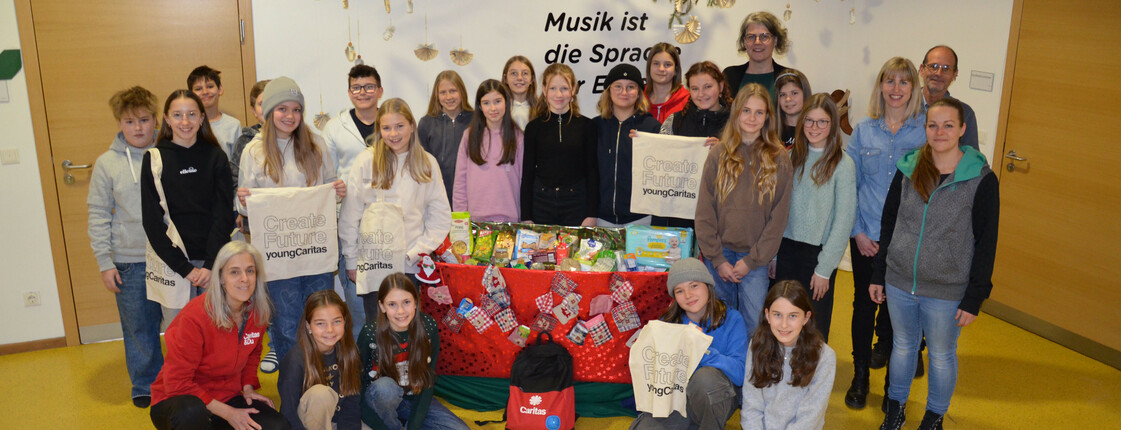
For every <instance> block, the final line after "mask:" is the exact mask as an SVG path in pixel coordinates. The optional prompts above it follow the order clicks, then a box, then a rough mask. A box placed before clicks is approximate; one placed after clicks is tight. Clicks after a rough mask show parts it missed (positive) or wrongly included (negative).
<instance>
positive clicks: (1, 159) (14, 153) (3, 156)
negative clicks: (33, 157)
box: [0, 148, 19, 164]
mask: <svg viewBox="0 0 1121 430" xmlns="http://www.w3.org/2000/svg"><path fill="white" fill-rule="evenodd" d="M0 164H19V149H16V148H11V149H0Z"/></svg>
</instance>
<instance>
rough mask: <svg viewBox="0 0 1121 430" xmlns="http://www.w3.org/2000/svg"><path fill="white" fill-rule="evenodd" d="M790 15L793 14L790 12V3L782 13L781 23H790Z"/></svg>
mask: <svg viewBox="0 0 1121 430" xmlns="http://www.w3.org/2000/svg"><path fill="white" fill-rule="evenodd" d="M792 14H793V12H791V11H790V3H787V4H786V11H784V12H783V13H782V20H783V21H790V15H792Z"/></svg>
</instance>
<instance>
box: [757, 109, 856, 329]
mask: <svg viewBox="0 0 1121 430" xmlns="http://www.w3.org/2000/svg"><path fill="white" fill-rule="evenodd" d="M838 117H839V115H838V111H837V105H836V104H834V103H833V99H831V98H829V95H828V94H825V93H819V94H814V95H813V96H811V97H810V99H809V100H808V101H807V102H806V106H805V109H803V110H802V114H801V115H800V117H799V120H798V125H797V130H796V132H795V133H794V136H795V138H794V146H792V147H791V149H790V164H791V165H792V166H793V168H794V191H793V194H791V196H790V218H789V220H788V221H787V223H786V231H784V232H783V233H782V244H780V245H779V248H778V257H777V260H776V262H777V264H776V267H775V277H774V278H775V280H778V281H782V280H795V281H798V282H799V283H801V284H802V285H805V286H806V287H807V288H806V289H807V290H809V292H810V298H811V299H812V304H813V314H814V317H816V324H817V331H818V332H820V333H821V334H822V336H823V337H824V338H825V341H826V342H828V341H829V321H830V320H831V319H832V317H833V284H834V282H836V279H837V264H838V263H840V261H841V256H842V255H844V253H845V246H847V245H848V237H849V232H851V231H852V223H853V220H854V219H855V217H856V166H854V165H853V161H852V158H850V157H849V156H848V154H845V149H844V146H843V145H842V143H841V132H840V125H839V124H838V123H839V121H838Z"/></svg>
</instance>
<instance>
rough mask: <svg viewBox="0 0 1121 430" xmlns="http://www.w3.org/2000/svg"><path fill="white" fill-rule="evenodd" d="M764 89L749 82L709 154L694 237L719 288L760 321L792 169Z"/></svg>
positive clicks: (748, 319) (751, 321)
mask: <svg viewBox="0 0 1121 430" xmlns="http://www.w3.org/2000/svg"><path fill="white" fill-rule="evenodd" d="M773 106H774V105H773V104H771V99H770V96H769V94H768V93H767V89H766V88H763V86H762V85H759V84H748V86H746V87H744V88H743V89H742V90H740V92H739V94H738V95H737V96H736V99H735V101H733V102H732V115H733V118H729V123H728V125H727V126H726V127H724V132H723V134H722V135H721V136H720V143H718V144H717V145H716V146H715V147H713V149H712V150H711V151H709V154H708V158H707V159H706V160H705V167H704V171H703V173H702V174H701V186H700V195H699V196H698V201H697V215H696V224H697V242H698V243H699V244H700V249H701V255H703V256H704V258H705V264H706V265H707V266H708V269H709V271H711V272H712V275H713V278H714V279H715V280H716V294H717V295H718V296H719V298H720V299H721V300H724V301H725V302H726V303H728V306H729V307H732V308H735V309H737V310H739V312H740V315H743V316H744V320H745V323H746V325H747V331H748V332H749V333H750V332H751V331H752V330H754V329H755V322H756V319H757V317H758V316H759V312H760V311H761V310H762V309H763V297H764V296H765V295H766V294H767V287H768V285H769V281H768V277H767V266H768V263H770V261H771V259H773V258H774V257H775V254H776V253H777V252H778V248H779V243H780V242H781V241H782V231H783V229H785V228H786V218H787V215H788V214H789V211H790V192H791V178H792V170H791V166H790V157H788V156H787V155H786V150H785V149H783V147H782V143H781V142H780V141H779V140H778V133H777V132H776V127H777V124H776V122H777V119H776V116H775V113H774V110H773Z"/></svg>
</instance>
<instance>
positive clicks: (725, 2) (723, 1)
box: [710, 0, 736, 9]
mask: <svg viewBox="0 0 1121 430" xmlns="http://www.w3.org/2000/svg"><path fill="white" fill-rule="evenodd" d="M716 5H717V6H719V7H722V8H724V9H727V8H730V7H732V6H735V5H736V0H717V4H716ZM710 6H711V5H710Z"/></svg>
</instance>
